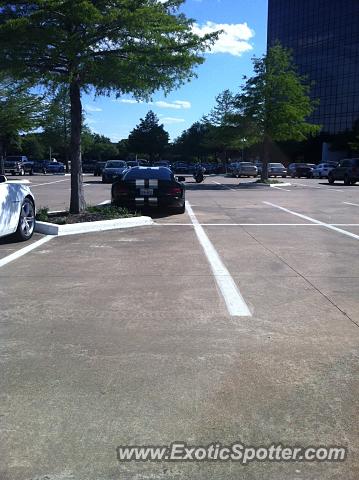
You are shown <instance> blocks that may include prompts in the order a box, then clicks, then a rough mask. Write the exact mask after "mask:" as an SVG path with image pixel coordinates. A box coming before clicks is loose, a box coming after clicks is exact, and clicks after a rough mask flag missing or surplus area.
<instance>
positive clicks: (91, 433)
mask: <svg viewBox="0 0 359 480" xmlns="http://www.w3.org/2000/svg"><path fill="white" fill-rule="evenodd" d="M214 181H216V182H217V184H216V183H213V182H214ZM301 182H302V183H303V184H304V183H305V184H308V181H305V182H304V181H298V180H296V181H295V183H296V184H299V185H295V186H294V185H293V186H291V187H286V190H282V191H281V190H279V189H272V188H267V187H263V188H253V189H248V188H245V187H238V186H237V184H238V181H236V180H234V179H226V178H221V177H218V178H217V179H206V182H205V183H204V184H202V185H199V186H197V185H194V184H189V185H188V190H187V195H188V199H189V201H190V203H191V205H192V208H193V211H194V213H195V215H196V217H197V218H198V220H199V221H200V223H201V224H204V227H203V228H204V230H205V232H206V234H207V236H208V238H209V240H210V241H211V243H212V244H213V246H214V247H215V249H216V251H217V253H218V255H219V257H220V258H221V260H222V261H223V263H224V265H225V266H226V267H227V268H228V270H229V273H230V275H231V276H232V277H233V279H234V280H235V282H236V284H237V286H238V288H239V289H240V291H241V293H242V295H243V297H244V299H245V301H246V303H247V305H248V306H249V308H250V310H251V313H252V316H251V317H248V318H246V317H232V316H230V315H229V314H228V310H227V308H226V304H225V302H224V301H223V297H222V296H221V293H220V291H219V290H218V289H217V286H216V282H215V281H214V278H213V275H212V271H211V268H210V266H209V263H208V261H207V258H206V256H205V255H204V252H203V249H202V247H201V245H200V244H199V242H198V239H197V237H196V235H195V232H194V228H193V225H192V223H191V219H190V218H189V216H188V215H187V214H185V215H175V216H170V217H160V218H157V219H156V222H157V225H156V226H153V227H145V228H139V229H136V230H132V231H126V232H124V231H121V232H103V233H101V234H86V235H79V236H73V237H66V238H65V237H64V238H56V239H53V240H51V241H50V242H48V243H46V244H45V245H44V246H42V247H39V248H38V249H36V250H33V251H32V252H30V253H29V254H28V255H26V256H25V257H23V258H22V259H20V260H18V261H15V262H13V263H11V264H8V265H6V266H4V267H2V268H0V285H1V286H0V302H1V324H0V338H1V340H0V348H1V357H0V358H1V361H2V366H1V377H0V383H1V387H0V404H1V410H0V434H1V438H2V441H1V443H0V478H1V479H4V480H10V479H11V480H24V479H26V480H28V479H31V480H35V479H36V480H40V479H41V480H45V479H46V480H59V479H61V480H110V479H111V480H114V479H121V480H122V479H126V480H127V479H131V480H132V479H133V480H135V479H136V480H139V479H141V480H142V479H150V478H151V479H166V480H167V479H170V480H172V479H176V480H177V479H186V480H187V479H188V480H190V479H191V480H197V479H199V480H202V479H203V480H208V479H212V478H213V479H216V480H217V479H229V480H232V479H233V480H234V479H238V478H241V479H244V480H257V479H262V478H265V479H269V480H288V479H290V480H315V479H324V478H325V479H326V480H334V479H335V480H338V479H339V480H357V478H358V477H359V463H358V447H359V435H358V429H357V418H358V407H359V404H358V403H359V402H358V398H359V396H358V393H359V391H358V385H359V377H358V373H359V372H358V345H359V336H358V323H359V322H358V320H359V301H358V298H359V295H358V294H359V287H358V285H359V282H358V276H359V274H358V272H359V258H358V255H357V252H358V240H356V239H355V238H350V237H347V236H345V235H343V234H341V233H340V232H337V231H332V230H329V229H328V228H325V227H323V226H321V225H315V224H313V223H311V222H309V221H307V220H304V219H302V218H298V217H296V216H295V215H292V214H291V213H287V212H284V211H282V210H278V209H277V208H274V207H272V206H269V205H268V204H265V203H264V202H271V203H273V204H276V205H279V206H282V207H284V208H286V209H288V210H291V211H293V212H299V213H302V214H304V215H306V216H309V217H311V218H313V219H316V220H319V221H321V222H325V223H330V224H345V225H342V226H341V227H340V228H341V229H344V230H346V231H349V232H352V233H354V234H359V227H358V226H353V225H358V224H359V207H357V208H356V207H355V206H351V205H347V204H345V203H344V202H352V203H358V201H357V198H358V192H359V188H358V187H349V188H340V186H339V185H338V186H337V187H338V188H336V190H333V189H330V188H329V187H327V186H326V185H321V184H320V183H319V182H318V181H310V182H312V183H310V182H309V185H310V186H309V187H307V186H301V185H300V184H301ZM218 183H220V185H218ZM61 185H62V184H61V183H60V184H56V189H57V188H60V186H61ZM107 187H108V186H107ZM316 187H320V188H316ZM41 188H43V189H44V188H45V186H44V187H39V188H38V190H40V189H41ZM61 188H62V187H61ZM287 190H289V191H287ZM340 190H343V191H342V192H341V191H340ZM36 193H37V192H36ZM56 195H57V194H56ZM56 195H54V197H56ZM60 195H62V193H61V194H59V196H60ZM103 200H104V199H103ZM209 224H210V225H209ZM270 224H271V225H270ZM5 248H8V245H7V244H6V243H3V244H2V245H0V252H2V249H5ZM10 248H13V247H10ZM0 254H1V253H0ZM239 439H240V440H241V441H242V442H245V443H246V444H248V445H256V446H259V445H265V444H270V443H279V442H281V443H283V444H288V445H303V446H308V445H344V446H347V447H348V448H349V456H348V459H347V460H346V461H345V462H344V463H315V462H312V463H258V462H256V463H255V462H254V463H252V464H250V465H248V466H246V467H243V466H241V465H239V464H236V463H211V462H203V463H200V462H199V463H193V462H187V463H186V462H176V463H169V462H153V463H150V462H146V463H143V462H140V463H138V462H127V463H122V464H119V463H118V461H117V459H116V450H115V449H116V447H117V446H118V445H126V444H129V445H134V444H139V445H147V444H148V445H157V444H158V445H164V444H170V443H171V442H173V441H176V440H178V441H185V442H187V443H189V444H192V445H194V444H199V445H207V444H209V443H212V442H220V443H221V444H223V445H225V444H231V443H233V442H234V441H238V440H239Z"/></svg>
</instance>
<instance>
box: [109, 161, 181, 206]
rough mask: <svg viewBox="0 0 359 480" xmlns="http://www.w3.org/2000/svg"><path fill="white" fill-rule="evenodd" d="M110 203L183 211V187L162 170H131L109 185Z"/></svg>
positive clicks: (165, 170)
mask: <svg viewBox="0 0 359 480" xmlns="http://www.w3.org/2000/svg"><path fill="white" fill-rule="evenodd" d="M111 197H112V198H111V199H112V203H113V204H114V205H117V206H121V207H127V208H131V209H133V208H144V207H155V208H165V209H171V210H173V211H176V212H178V213H184V212H185V208H186V207H185V186H184V184H183V183H182V182H180V181H178V180H177V179H176V178H175V176H174V175H173V173H172V172H171V170H170V169H169V168H166V167H133V168H131V169H130V170H127V171H126V172H125V174H124V175H123V177H122V178H121V179H120V180H118V181H117V182H115V183H114V184H113V185H112V190H111Z"/></svg>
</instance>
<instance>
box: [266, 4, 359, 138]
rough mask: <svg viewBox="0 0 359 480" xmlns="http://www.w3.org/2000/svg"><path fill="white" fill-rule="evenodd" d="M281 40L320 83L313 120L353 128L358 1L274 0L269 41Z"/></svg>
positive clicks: (357, 108)
mask: <svg viewBox="0 0 359 480" xmlns="http://www.w3.org/2000/svg"><path fill="white" fill-rule="evenodd" d="M277 40H279V41H280V42H281V43H282V45H284V46H285V47H289V48H291V49H292V50H293V54H294V60H295V62H296V64H297V66H298V68H299V71H300V73H302V74H305V75H308V77H309V79H310V80H312V81H314V82H315V85H314V87H313V89H312V95H313V97H314V98H319V100H320V106H319V107H318V108H317V109H316V111H315V113H314V114H313V116H312V118H311V120H312V121H313V122H314V123H317V124H320V125H323V131H324V132H327V133H332V134H333V133H334V134H335V133H339V132H342V131H344V130H346V129H349V130H351V129H352V127H353V123H354V122H355V121H356V120H358V119H359V0H269V17H268V45H269V46H271V45H273V44H274V43H275V41H277Z"/></svg>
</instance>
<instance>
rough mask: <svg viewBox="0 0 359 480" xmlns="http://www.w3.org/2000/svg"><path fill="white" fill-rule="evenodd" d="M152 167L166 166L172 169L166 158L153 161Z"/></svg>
mask: <svg viewBox="0 0 359 480" xmlns="http://www.w3.org/2000/svg"><path fill="white" fill-rule="evenodd" d="M153 166H154V167H167V168H169V169H171V170H172V165H171V164H170V162H167V160H159V161H158V162H154V164H153Z"/></svg>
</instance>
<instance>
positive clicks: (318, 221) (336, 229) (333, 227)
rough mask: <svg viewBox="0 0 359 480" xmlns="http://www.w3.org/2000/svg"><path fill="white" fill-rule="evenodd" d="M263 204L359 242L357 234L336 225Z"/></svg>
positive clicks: (269, 203) (277, 206)
mask: <svg viewBox="0 0 359 480" xmlns="http://www.w3.org/2000/svg"><path fill="white" fill-rule="evenodd" d="M263 203H265V204H266V205H269V206H271V207H274V208H278V209H279V210H282V211H283V212H286V213H290V214H291V215H295V216H296V217H299V218H303V219H304V220H309V221H310V222H313V223H316V224H317V225H321V226H322V227H325V228H328V229H329V230H333V231H334V232H337V233H341V234H342V235H346V236H347V237H350V238H354V239H355V240H359V235H355V233H351V232H348V231H347V230H343V229H341V228H338V227H335V226H334V225H330V224H329V223H325V222H321V221H320V220H316V219H315V218H312V217H308V216H307V215H303V214H301V213H297V212H293V211H292V210H288V208H284V207H281V206H279V205H275V204H274V203H271V202H263Z"/></svg>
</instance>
